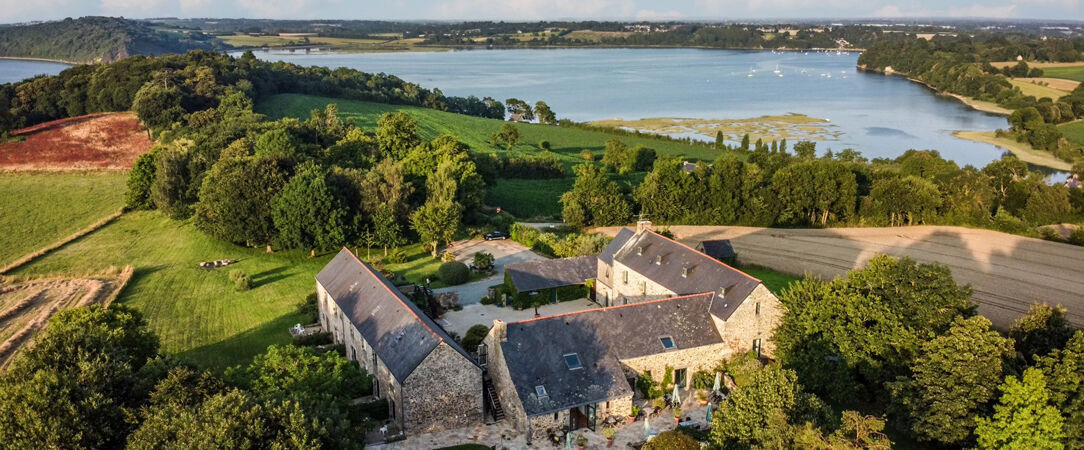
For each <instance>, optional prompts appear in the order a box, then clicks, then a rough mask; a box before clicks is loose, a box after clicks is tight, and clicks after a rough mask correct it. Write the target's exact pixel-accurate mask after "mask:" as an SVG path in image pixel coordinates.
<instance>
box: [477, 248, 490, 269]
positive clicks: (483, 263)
mask: <svg viewBox="0 0 1084 450" xmlns="http://www.w3.org/2000/svg"><path fill="white" fill-rule="evenodd" d="M474 268H475V269H477V270H489V269H492V268H493V254H492V253H487V252H478V253H475V254H474Z"/></svg>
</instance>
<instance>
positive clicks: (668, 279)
mask: <svg viewBox="0 0 1084 450" xmlns="http://www.w3.org/2000/svg"><path fill="white" fill-rule="evenodd" d="M613 259H614V260H615V261H618V262H620V263H621V264H624V265H625V266H628V268H629V269H630V270H632V271H635V272H636V273H639V274H641V275H643V276H644V277H647V278H648V279H649V280H652V281H654V282H655V283H658V284H659V285H660V286H663V287H665V288H666V289H669V290H670V291H673V292H674V293H675V294H677V295H689V294H699V293H703V292H714V293H715V294H716V298H715V300H714V301H713V302H712V305H711V313H712V314H714V315H716V316H718V317H719V318H720V319H723V320H726V319H729V318H730V315H731V314H733V313H734V310H736V309H737V308H738V306H739V305H741V302H743V301H745V298H746V297H748V296H749V294H751V293H752V292H753V289H756V287H757V286H758V285H760V280H758V279H756V278H753V277H751V276H749V275H746V274H745V273H744V272H742V271H740V270H737V269H735V268H733V267H730V266H728V265H726V264H723V263H722V262H721V261H719V260H717V259H715V258H712V257H710V256H708V255H706V254H704V253H702V252H699V251H696V250H694V249H693V248H691V247H689V246H687V245H685V244H682V243H680V242H677V241H673V240H670V239H667V238H665V237H663V236H661V235H659V234H658V233H655V232H653V231H647V232H643V233H640V234H636V235H633V237H632V238H631V239H629V240H628V242H626V243H625V245H624V246H623V247H621V249H619V250H618V251H617V252H616V253H614V256H613ZM683 268H684V269H687V271H686V273H685V275H682V269H683ZM614 276H615V277H616V276H617V275H616V274H615V275H614ZM720 292H723V293H724V294H723V295H722V298H719V294H720Z"/></svg>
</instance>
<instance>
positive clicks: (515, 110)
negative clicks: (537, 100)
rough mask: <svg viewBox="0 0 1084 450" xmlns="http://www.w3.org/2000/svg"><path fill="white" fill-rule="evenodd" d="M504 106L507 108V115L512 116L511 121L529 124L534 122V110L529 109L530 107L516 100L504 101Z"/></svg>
mask: <svg viewBox="0 0 1084 450" xmlns="http://www.w3.org/2000/svg"><path fill="white" fill-rule="evenodd" d="M504 104H505V105H506V106H507V107H508V114H511V115H512V120H515V121H517V122H530V121H532V120H534V110H532V109H531V105H530V104H528V103H527V102H525V101H523V100H520V99H518V98H509V99H506V100H505V101H504Z"/></svg>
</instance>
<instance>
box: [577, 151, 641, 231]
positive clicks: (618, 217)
mask: <svg viewBox="0 0 1084 450" xmlns="http://www.w3.org/2000/svg"><path fill="white" fill-rule="evenodd" d="M575 171H576V182H575V183H573V185H572V190H571V191H568V192H565V193H564V194H562V195H561V204H562V205H563V206H562V208H561V214H562V216H563V217H564V219H565V222H567V223H568V224H569V225H572V226H575V227H585V226H609V225H619V224H624V223H628V221H629V219H630V218H631V217H632V206H631V205H629V203H628V201H627V200H625V196H624V194H622V193H621V189H620V188H618V187H617V183H614V182H613V181H610V180H608V179H607V178H606V175H605V174H603V173H602V169H600V168H598V167H596V166H595V165H593V164H580V165H578V166H576V167H575Z"/></svg>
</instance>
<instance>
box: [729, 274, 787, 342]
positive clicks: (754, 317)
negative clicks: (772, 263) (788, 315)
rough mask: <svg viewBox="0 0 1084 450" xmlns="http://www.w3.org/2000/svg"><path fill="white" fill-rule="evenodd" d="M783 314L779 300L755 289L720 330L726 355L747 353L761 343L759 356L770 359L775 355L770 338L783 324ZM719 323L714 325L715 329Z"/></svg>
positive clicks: (758, 288) (767, 291) (762, 288)
mask: <svg viewBox="0 0 1084 450" xmlns="http://www.w3.org/2000/svg"><path fill="white" fill-rule="evenodd" d="M758 303H759V305H760V312H759V313H757V304H758ZM783 312H784V307H783V304H782V303H780V302H779V299H778V298H776V297H775V295H773V294H772V293H771V291H769V290H768V288H766V287H764V285H763V284H762V285H759V286H757V287H756V289H754V290H753V292H752V293H751V294H749V297H747V298H746V299H745V301H744V302H742V304H741V305H739V306H738V309H736V310H734V313H733V314H731V315H730V318H729V319H727V320H726V321H725V323H723V324H722V328H720V330H719V331H720V333H721V334H722V336H723V341H724V342H725V343H726V346H727V352H728V353H729V354H730V355H737V354H741V353H746V352H749V351H750V350H753V342H754V341H755V340H757V339H760V354H761V355H762V356H765V357H769V358H770V357H772V355H773V354H774V352H775V343H774V342H773V341H772V337H773V334H774V333H775V329H776V327H778V326H779V324H780V323H781V322H782V320H783ZM720 322H721V321H719V320H717V321H716V324H717V326H718V324H719V323H720Z"/></svg>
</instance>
